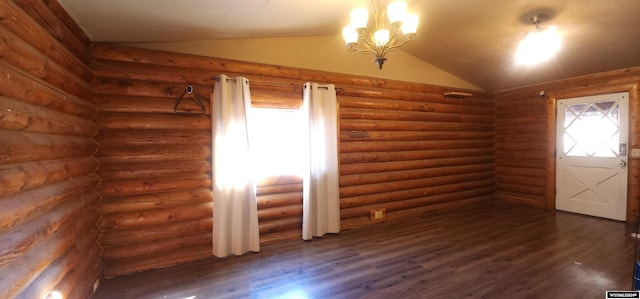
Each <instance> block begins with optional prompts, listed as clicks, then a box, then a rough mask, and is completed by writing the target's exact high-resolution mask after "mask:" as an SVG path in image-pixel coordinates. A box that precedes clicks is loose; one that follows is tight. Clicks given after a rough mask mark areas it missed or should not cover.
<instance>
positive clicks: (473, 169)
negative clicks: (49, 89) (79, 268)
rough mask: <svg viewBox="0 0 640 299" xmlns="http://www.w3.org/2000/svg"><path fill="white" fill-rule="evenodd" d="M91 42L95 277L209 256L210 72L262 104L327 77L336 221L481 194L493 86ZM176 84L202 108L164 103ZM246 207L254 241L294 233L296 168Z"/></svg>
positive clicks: (353, 222)
mask: <svg viewBox="0 0 640 299" xmlns="http://www.w3.org/2000/svg"><path fill="white" fill-rule="evenodd" d="M92 55H93V56H94V57H95V58H96V61H95V63H94V64H93V66H92V68H93V71H94V74H95V75H96V80H95V82H94V84H93V86H94V88H95V89H96V91H97V93H98V97H97V101H96V104H97V106H98V110H99V113H98V116H97V117H96V122H97V124H98V126H99V133H98V135H97V137H96V140H97V142H98V144H99V148H100V149H99V151H98V153H97V157H98V159H99V161H100V167H99V170H98V174H99V175H100V177H101V179H102V180H103V181H102V184H101V185H100V187H99V192H100V194H101V195H102V196H103V200H102V202H101V204H100V210H101V211H102V213H103V218H102V219H101V220H100V226H101V228H102V229H103V230H104V232H103V235H102V238H101V242H102V244H103V245H104V247H105V248H104V254H103V260H104V262H105V275H106V276H113V275H119V274H124V273H130V272H134V271H140V270H144V269H149V268H153V267H160V266H166V265H170V264H175V263H179V262H185V261H190V260H196V259H202V258H206V257H208V256H210V255H211V245H210V243H211V223H212V219H211V215H212V211H211V208H212V205H211V193H210V192H209V191H208V190H209V188H210V187H211V176H210V172H211V162H210V159H211V145H210V144H211V137H210V136H209V135H210V126H211V119H210V111H209V100H210V97H211V94H212V91H213V86H214V84H215V80H214V78H215V77H216V76H217V75H219V74H221V73H225V74H227V75H229V76H244V77H247V78H249V80H250V81H251V83H250V86H251V94H252V100H253V104H254V106H261V107H274V106H277V107H297V106H299V105H300V102H301V99H302V85H303V84H304V82H307V81H312V82H318V83H333V84H335V85H336V87H337V89H338V102H339V109H340V110H339V111H340V120H339V122H340V124H339V125H340V128H341V129H340V137H339V138H340V163H341V167H340V197H341V216H342V219H343V220H342V227H343V229H347V228H353V227H358V226H362V225H368V224H370V222H369V213H370V210H371V209H374V208H386V209H387V213H388V217H389V218H396V217H402V216H403V215H406V214H409V213H418V212H420V211H423V210H427V209H434V208H442V207H448V206H454V205H461V204H465V203H469V202H474V201H482V200H489V199H492V196H493V190H494V180H493V177H494V170H493V168H494V158H493V153H494V149H493V142H494V133H493V130H494V126H493V121H494V116H493V115H494V105H493V95H492V94H485V93H479V92H474V93H475V95H474V96H473V97H470V98H446V97H444V96H443V95H442V93H443V92H447V91H452V90H450V89H447V88H443V87H437V86H428V85H424V84H412V83H405V82H397V81H389V80H380V79H372V78H365V77H354V76H346V75H340V74H333V73H327V72H318V71H310V70H302V69H296V68H288V67H279V66H270V65H263V64H255V63H245V62H238V61H231V60H223V59H216V58H208V57H199V56H193V55H185V54H176V53H167V52H159V51H152V50H143V49H135V48H127V47H122V46H114V45H100V44H98V45H94V46H93V48H92ZM187 85H192V86H194V87H195V90H196V92H197V93H198V95H199V98H201V99H204V100H205V102H206V107H207V109H206V110H207V112H206V113H205V114H202V115H184V114H175V113H174V111H173V105H174V103H175V101H176V99H177V98H178V97H179V96H181V94H182V92H183V91H184V88H185V87H186V86H187ZM183 103H186V105H185V106H184V109H195V106H194V105H193V101H186V102H185V101H183ZM189 105H190V106H189ZM258 206H259V212H258V213H259V220H260V233H261V243H262V244H268V243H271V242H277V241H282V240H288V239H297V238H300V237H301V221H302V183H301V181H300V179H299V178H291V177H278V178H271V179H268V180H266V181H265V182H262V183H261V184H260V186H258Z"/></svg>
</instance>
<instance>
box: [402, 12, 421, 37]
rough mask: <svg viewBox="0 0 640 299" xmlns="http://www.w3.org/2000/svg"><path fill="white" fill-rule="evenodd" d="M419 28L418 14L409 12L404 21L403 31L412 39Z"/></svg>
mask: <svg viewBox="0 0 640 299" xmlns="http://www.w3.org/2000/svg"><path fill="white" fill-rule="evenodd" d="M417 30H418V15H414V14H408V15H406V16H405V17H404V21H403V22H402V33H403V34H404V35H405V36H407V38H409V39H412V38H413V37H414V36H415V35H416V31H417Z"/></svg>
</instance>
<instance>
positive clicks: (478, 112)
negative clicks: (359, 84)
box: [339, 90, 494, 227]
mask: <svg viewBox="0 0 640 299" xmlns="http://www.w3.org/2000/svg"><path fill="white" fill-rule="evenodd" d="M343 94H348V95H341V96H339V103H340V198H341V205H340V206H341V217H342V222H343V227H356V226H361V225H365V224H368V223H369V219H368V217H369V214H370V210H372V209H378V208H386V210H387V215H388V217H390V218H394V217H399V216H402V215H405V214H406V213H412V212H416V211H418V210H425V209H432V208H437V207H442V206H448V205H455V204H462V203H466V202H471V201H478V200H489V199H491V198H492V197H493V190H494V180H493V177H494V158H493V153H494V149H493V138H494V132H493V131H494V127H493V121H494V116H493V115H494V108H493V101H492V100H491V99H483V98H464V99H460V98H445V97H443V96H442V95H440V94H436V93H426V92H411V91H400V90H386V91H385V92H381V93H378V94H373V93H370V92H364V91H363V92H358V91H356V90H354V91H351V92H348V93H347V92H344V93H343Z"/></svg>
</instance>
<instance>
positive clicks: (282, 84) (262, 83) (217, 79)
mask: <svg viewBox="0 0 640 299" xmlns="http://www.w3.org/2000/svg"><path fill="white" fill-rule="evenodd" d="M212 79H215V80H216V81H219V80H220V78H219V77H217V76H216V77H213V76H212ZM229 80H232V81H235V80H236V78H227V81H229ZM247 80H248V81H249V82H251V80H249V79H247ZM251 83H252V84H253V85H266V86H278V87H293V88H299V87H300V86H299V85H293V84H284V83H273V82H251ZM302 87H303V88H304V85H302ZM318 87H319V88H324V89H327V88H328V87H327V86H318ZM341 90H342V88H339V87H336V91H341Z"/></svg>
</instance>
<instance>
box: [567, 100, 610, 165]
mask: <svg viewBox="0 0 640 299" xmlns="http://www.w3.org/2000/svg"><path fill="white" fill-rule="evenodd" d="M563 142H564V144H563V145H564V146H563V149H564V154H565V155H566V156H573V157H617V156H618V154H619V152H620V150H621V149H620V106H619V104H618V102H617V101H606V102H596V103H579V104H572V105H567V107H565V118H564V136H563Z"/></svg>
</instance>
